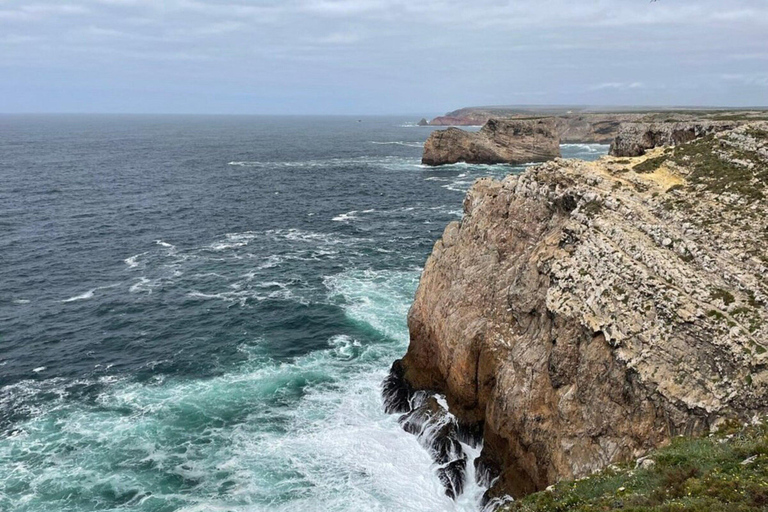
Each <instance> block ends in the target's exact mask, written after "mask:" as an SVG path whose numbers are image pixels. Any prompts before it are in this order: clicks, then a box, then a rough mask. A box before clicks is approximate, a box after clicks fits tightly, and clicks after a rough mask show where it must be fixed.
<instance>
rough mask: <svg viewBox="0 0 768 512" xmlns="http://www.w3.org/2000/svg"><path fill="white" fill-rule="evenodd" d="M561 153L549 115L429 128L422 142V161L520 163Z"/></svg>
mask: <svg viewBox="0 0 768 512" xmlns="http://www.w3.org/2000/svg"><path fill="white" fill-rule="evenodd" d="M559 156H560V140H559V139H558V138H557V134H556V131H555V123H554V120H552V119H532V120H496V119H491V120H489V121H488V122H487V123H485V125H484V126H483V128H482V129H481V130H480V131H479V132H475V133H472V132H467V131H464V130H460V129H458V128H449V129H447V130H439V131H435V132H432V134H431V135H430V137H429V138H428V139H427V142H426V143H425V144H424V155H423V157H422V159H421V161H422V163H423V164H425V165H444V164H455V163H458V162H467V163H473V164H499V163H509V164H520V163H527V162H543V161H546V160H551V159H553V158H556V157H559Z"/></svg>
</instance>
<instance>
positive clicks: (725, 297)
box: [709, 288, 736, 306]
mask: <svg viewBox="0 0 768 512" xmlns="http://www.w3.org/2000/svg"><path fill="white" fill-rule="evenodd" d="M709 295H710V297H712V299H713V300H718V299H720V300H722V301H723V302H724V303H725V305H726V306H729V305H731V304H733V303H734V302H735V301H736V299H735V298H734V296H733V294H732V293H731V292H729V291H728V290H723V289H722V288H715V289H714V290H712V292H711V293H710V294H709Z"/></svg>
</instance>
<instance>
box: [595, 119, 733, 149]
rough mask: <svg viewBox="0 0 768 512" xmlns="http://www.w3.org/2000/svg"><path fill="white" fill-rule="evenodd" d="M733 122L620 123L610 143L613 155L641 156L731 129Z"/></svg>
mask: <svg viewBox="0 0 768 512" xmlns="http://www.w3.org/2000/svg"><path fill="white" fill-rule="evenodd" d="M738 124H739V123H737V122H735V121H686V122H676V123H623V124H622V125H621V127H620V128H619V130H618V133H617V135H616V138H615V139H614V140H613V142H612V143H611V150H610V153H611V155H613V156H641V155H644V154H645V152H646V151H647V150H649V149H653V148H657V147H659V146H676V145H678V144H684V143H686V142H690V141H692V140H694V139H698V138H700V137H703V136H705V135H709V134H711V133H718V132H722V131H725V130H731V129H733V128H735V127H736V126H738Z"/></svg>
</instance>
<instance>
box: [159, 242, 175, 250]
mask: <svg viewBox="0 0 768 512" xmlns="http://www.w3.org/2000/svg"><path fill="white" fill-rule="evenodd" d="M155 243H156V244H157V245H160V246H162V247H167V248H169V249H175V248H176V246H175V245H173V244H169V243H168V242H163V241H162V240H155Z"/></svg>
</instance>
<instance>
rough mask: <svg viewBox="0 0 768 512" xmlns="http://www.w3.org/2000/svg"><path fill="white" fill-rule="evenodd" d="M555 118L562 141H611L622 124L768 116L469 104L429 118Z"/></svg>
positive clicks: (441, 121)
mask: <svg viewBox="0 0 768 512" xmlns="http://www.w3.org/2000/svg"><path fill="white" fill-rule="evenodd" d="M533 117H538V118H545V117H552V118H554V119H555V124H556V130H557V134H558V136H559V137H560V141H561V142H563V143H598V144H610V143H611V142H612V141H613V139H614V138H615V137H616V136H617V135H618V133H619V127H620V126H621V124H622V123H669V122H693V121H737V120H738V121H746V122H749V121H760V120H766V119H768V112H767V111H759V110H738V111H727V110H670V109H666V110H659V111H653V110H645V111H632V112H630V111H623V112H622V111H616V112H605V111H602V112H601V111H594V110H589V109H586V108H577V107H573V108H570V109H569V108H555V107H550V108H547V107H538V108H536V107H528V108H525V107H470V108H463V109H460V110H456V111H453V112H449V113H448V114H446V115H444V116H440V117H436V118H434V119H432V120H431V121H429V124H430V125H432V126H468V125H476V126H481V125H483V124H485V123H486V122H487V121H488V120H489V119H531V118H533Z"/></svg>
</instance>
